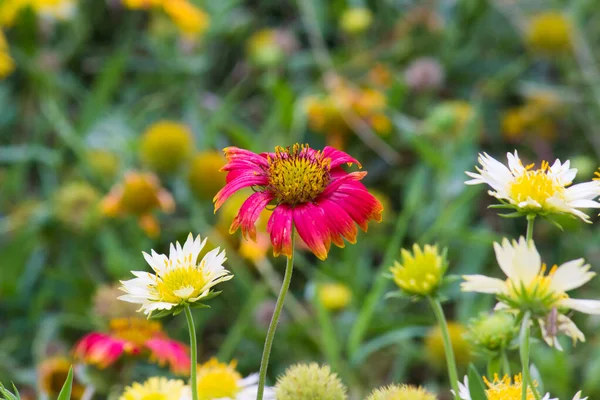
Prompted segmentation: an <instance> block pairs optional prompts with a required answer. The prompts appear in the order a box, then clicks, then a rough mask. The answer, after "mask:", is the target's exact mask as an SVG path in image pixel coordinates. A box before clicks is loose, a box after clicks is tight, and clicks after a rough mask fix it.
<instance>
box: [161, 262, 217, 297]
mask: <svg viewBox="0 0 600 400" xmlns="http://www.w3.org/2000/svg"><path fill="white" fill-rule="evenodd" d="M207 283H208V279H207V276H206V273H205V271H204V269H203V268H202V266H200V267H196V266H195V265H188V266H183V267H179V266H178V267H171V268H169V269H168V270H167V272H166V273H164V274H162V275H161V276H160V277H157V278H156V287H155V288H156V291H157V292H158V297H159V298H160V301H165V302H167V303H181V302H182V301H186V300H188V299H191V298H195V297H198V296H199V295H200V293H201V291H202V289H204V287H205V286H206V284H207Z"/></svg>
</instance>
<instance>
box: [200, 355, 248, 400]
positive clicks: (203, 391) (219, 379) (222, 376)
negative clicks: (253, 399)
mask: <svg viewBox="0 0 600 400" xmlns="http://www.w3.org/2000/svg"><path fill="white" fill-rule="evenodd" d="M235 367H236V362H235V361H232V362H231V363H229V364H225V363H222V362H219V361H218V360H217V359H216V358H211V359H210V360H209V361H207V362H206V363H204V364H202V365H199V366H198V370H197V371H198V374H197V380H198V399H199V400H212V399H220V398H235V396H236V395H237V393H238V392H239V391H240V387H239V385H238V382H239V381H240V380H241V379H242V376H241V375H240V374H239V373H238V372H237V371H236V369H235Z"/></svg>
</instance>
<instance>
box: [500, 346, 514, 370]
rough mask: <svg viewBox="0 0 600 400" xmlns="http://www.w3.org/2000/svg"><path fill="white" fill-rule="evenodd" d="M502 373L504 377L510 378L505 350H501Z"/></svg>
mask: <svg viewBox="0 0 600 400" xmlns="http://www.w3.org/2000/svg"><path fill="white" fill-rule="evenodd" d="M502 373H503V374H504V375H508V376H511V375H512V374H511V373H510V362H509V361H508V356H507V355H506V350H502Z"/></svg>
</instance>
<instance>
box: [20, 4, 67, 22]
mask: <svg viewBox="0 0 600 400" xmlns="http://www.w3.org/2000/svg"><path fill="white" fill-rule="evenodd" d="M30 3H31V6H32V8H33V10H34V11H35V12H36V14H38V15H39V16H41V17H43V18H50V19H55V20H61V21H62V20H68V19H71V18H73V16H74V15H75V12H76V10H77V0H30Z"/></svg>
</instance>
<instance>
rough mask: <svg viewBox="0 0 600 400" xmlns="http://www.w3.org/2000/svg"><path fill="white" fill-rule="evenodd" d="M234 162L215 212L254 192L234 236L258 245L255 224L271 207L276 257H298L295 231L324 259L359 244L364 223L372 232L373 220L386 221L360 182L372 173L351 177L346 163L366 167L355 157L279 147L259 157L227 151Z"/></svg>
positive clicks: (330, 149)
mask: <svg viewBox="0 0 600 400" xmlns="http://www.w3.org/2000/svg"><path fill="white" fill-rule="evenodd" d="M224 153H225V156H226V157H227V161H228V163H227V164H226V165H225V166H224V167H223V168H222V171H227V180H226V181H227V183H226V185H225V186H224V187H223V189H221V190H220V191H219V193H217V195H216V196H215V198H214V202H215V212H216V210H218V209H219V208H220V207H221V206H222V205H223V203H224V202H225V201H226V200H227V199H228V198H229V197H230V196H231V195H232V194H233V193H235V192H237V191H238V190H240V189H242V188H245V187H249V186H251V187H253V188H254V190H255V191H256V193H254V194H252V195H251V196H250V197H248V199H247V200H246V201H245V202H244V203H243V204H242V206H241V208H240V210H239V212H238V214H237V216H236V217H235V218H234V220H233V223H232V224H231V228H230V232H231V233H233V232H235V231H236V230H237V229H238V228H240V227H241V229H242V235H243V236H244V238H246V237H248V236H249V237H250V238H251V239H253V240H255V238H256V227H255V222H256V220H257V219H258V217H259V215H260V213H261V211H262V210H263V209H264V208H265V207H266V206H267V205H268V204H270V203H273V204H274V210H273V213H272V215H271V217H270V219H269V222H268V225H267V232H268V233H269V234H270V238H271V243H272V244H273V254H274V255H275V256H277V255H279V254H281V253H283V254H285V255H286V256H288V257H290V256H291V255H292V233H293V230H294V229H295V230H296V231H297V232H298V235H299V236H300V237H301V238H302V240H304V242H305V243H306V245H307V246H308V247H309V249H310V250H311V251H312V252H313V253H314V254H315V255H316V256H317V257H318V258H320V259H321V260H324V259H326V258H327V253H328V252H329V248H330V247H331V242H333V243H334V244H335V245H336V246H338V247H344V239H346V240H347V241H349V242H350V243H356V234H357V233H358V229H357V228H356V226H355V225H354V224H355V223H356V224H358V226H360V227H361V228H362V229H363V230H364V231H367V227H368V222H369V221H370V220H372V219H374V220H376V221H378V222H379V221H381V212H382V211H383V207H382V206H381V204H380V203H379V201H378V200H377V199H376V198H375V197H374V196H373V195H371V194H370V193H369V192H368V191H367V189H366V188H365V186H364V185H363V184H362V183H360V182H359V181H360V180H361V179H362V178H364V176H365V175H366V174H367V173H366V172H351V173H348V172H346V171H345V170H344V169H343V168H342V165H343V164H348V165H349V166H350V165H352V164H353V163H356V164H357V165H358V166H359V168H360V167H361V165H360V163H359V162H358V161H356V160H355V159H354V158H352V157H351V156H349V155H348V154H346V153H344V152H343V151H339V150H336V149H334V148H333V147H325V148H324V149H323V150H322V151H317V150H314V149H311V148H310V147H309V146H308V145H299V144H295V145H294V146H292V147H288V148H282V147H276V148H275V152H274V153H261V154H256V153H253V152H251V151H248V150H244V149H240V148H237V147H228V148H226V149H224Z"/></svg>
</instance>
